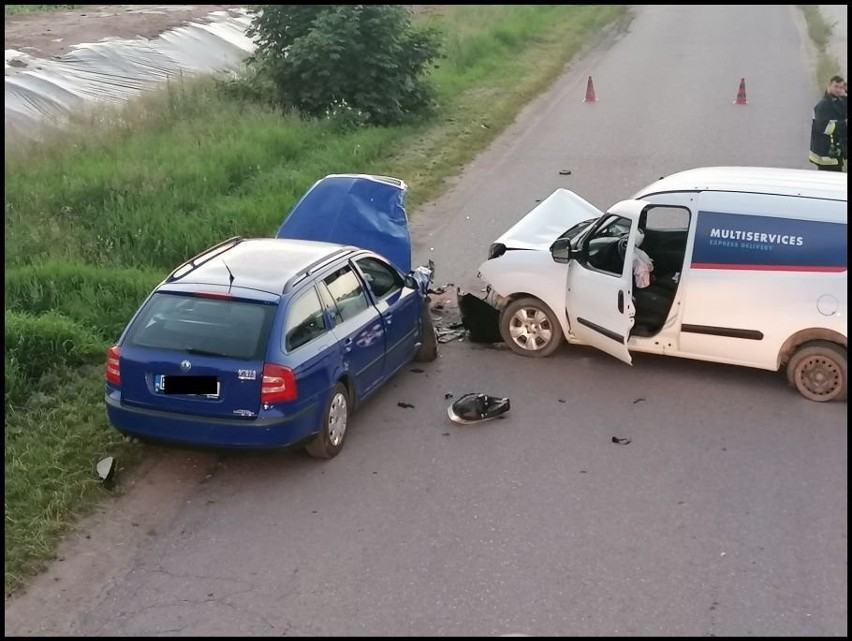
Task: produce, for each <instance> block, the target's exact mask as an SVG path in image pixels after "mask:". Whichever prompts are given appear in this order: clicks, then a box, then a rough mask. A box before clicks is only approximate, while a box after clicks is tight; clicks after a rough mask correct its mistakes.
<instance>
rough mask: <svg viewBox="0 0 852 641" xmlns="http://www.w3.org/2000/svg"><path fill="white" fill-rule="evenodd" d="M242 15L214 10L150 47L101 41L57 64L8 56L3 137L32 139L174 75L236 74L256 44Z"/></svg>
mask: <svg viewBox="0 0 852 641" xmlns="http://www.w3.org/2000/svg"><path fill="white" fill-rule="evenodd" d="M250 24H251V16H250V15H249V14H248V13H247V11H245V10H236V9H234V10H230V11H215V12H212V13H210V14H209V15H208V16H207V19H206V20H205V21H199V22H191V23H189V24H187V25H185V26H182V27H178V28H175V29H172V30H169V31H166V32H165V33H163V34H161V35H159V36H158V37H156V38H153V39H151V40H148V39H146V38H142V37H139V38H136V39H132V40H127V39H115V38H113V39H109V38H108V39H104V40H102V41H101V42H95V43H86V44H80V45H75V46H74V50H73V51H72V52H70V53H68V54H66V55H64V56H61V57H55V58H49V59H45V58H36V57H33V56H30V55H28V54H26V53H23V52H20V51H15V50H14V49H7V50H6V135H7V136H8V135H9V133H10V132H17V133H21V134H24V135H28V136H32V135H35V133H36V132H37V131H38V127H39V125H43V124H45V123H46V122H47V123H51V124H54V125H61V124H62V123H64V122H65V121H66V120H67V118H68V116H69V115H70V114H71V113H75V112H79V111H80V110H82V109H83V108H85V107H86V106H88V105H95V104H109V103H115V104H119V103H122V102H124V101H126V100H127V99H129V98H131V97H133V96H135V95H137V94H139V93H140V92H143V91H146V90H150V89H153V88H156V87H157V86H159V85H161V84H162V83H164V82H165V81H167V80H168V79H170V78H173V77H175V76H181V75H198V74H211V73H218V72H222V71H229V70H234V69H237V68H238V67H240V66H241V65H242V63H243V62H244V61H245V59H246V58H247V57H248V55H249V54H250V53H252V52H253V51H254V47H255V45H254V43H253V42H252V41H251V39H250V38H248V37H247V36H246V35H245V32H246V29H248V27H249V25H250Z"/></svg>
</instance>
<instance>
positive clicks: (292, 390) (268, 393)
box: [260, 363, 299, 403]
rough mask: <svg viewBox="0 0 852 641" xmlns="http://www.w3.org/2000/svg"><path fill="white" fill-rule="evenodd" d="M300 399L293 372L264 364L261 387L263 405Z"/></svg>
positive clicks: (278, 366) (271, 364) (279, 366)
mask: <svg viewBox="0 0 852 641" xmlns="http://www.w3.org/2000/svg"><path fill="white" fill-rule="evenodd" d="M298 397H299V393H298V391H297V390H296V376H295V375H294V374H293V370H291V369H289V368H287V367H282V366H281V365H275V364H273V363H264V364H263V382H262V383H261V385H260V402H261V403H281V402H284V401H295V400H296V399H297V398H298Z"/></svg>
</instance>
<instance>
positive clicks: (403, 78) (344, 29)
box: [247, 5, 441, 125]
mask: <svg viewBox="0 0 852 641" xmlns="http://www.w3.org/2000/svg"><path fill="white" fill-rule="evenodd" d="M251 11H252V13H253V14H254V17H253V19H252V23H251V25H250V27H249V29H248V31H247V35H248V36H249V37H250V38H252V39H253V40H254V41H255V43H256V45H257V49H256V51H255V53H254V54H253V55H252V57H251V59H250V61H249V63H250V64H251V65H254V66H256V71H257V73H258V74H259V75H261V76H263V77H264V78H265V79H266V80H268V81H269V82H271V84H272V85H273V86H274V87H275V100H276V101H277V102H278V103H280V104H281V105H282V106H285V107H296V108H297V109H298V110H299V111H301V112H302V113H304V114H306V115H309V116H316V117H322V116H326V115H330V114H332V113H334V112H336V111H338V112H339V111H340V110H341V109H344V110H351V111H352V112H354V113H357V114H359V115H360V117H361V119H362V121H363V122H365V123H369V124H375V125H392V124H398V123H401V122H404V121H405V120H406V119H407V118H408V117H410V116H412V115H415V114H421V113H424V112H428V111H429V110H430V109H431V108H432V107H433V106H434V89H433V87H432V86H431V85H430V84H429V82H428V79H427V78H426V76H425V74H426V71H427V67H428V66H429V65H430V63H432V62H433V61H434V60H435V59H436V58H438V57H439V56H440V53H441V44H440V40H439V35H438V32H437V31H435V30H434V29H432V28H428V27H415V26H413V25H412V24H411V15H410V9H409V8H408V7H406V6H404V5H258V6H256V7H254V8H252V9H251Z"/></svg>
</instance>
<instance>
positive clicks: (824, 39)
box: [798, 4, 841, 91]
mask: <svg viewBox="0 0 852 641" xmlns="http://www.w3.org/2000/svg"><path fill="white" fill-rule="evenodd" d="M798 6H799V8H800V9H801V10H802V14H803V15H804V17H805V24H806V25H807V28H808V36H810V39H811V41H812V42H813V43H814V46H815V47H816V52H817V53H816V55H817V59H816V78H815V80H816V83H817V85H818V87H819V89H820V91H824V90H825V87H826V86H827V85H828V79H829V78H831V77H832V76H833V75H835V74H839V73H840V71H841V69H840V61H839V60H837V58H835V57H834V54H832V53H831V49H830V44H831V36H832V33H833V29H834V25H833V24H830V23H829V22H828V21H827V20H826V19H825V16H823V14H822V12H820V10H819V6H818V5H804V4H803V5H798Z"/></svg>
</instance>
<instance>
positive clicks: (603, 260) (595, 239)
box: [583, 215, 632, 277]
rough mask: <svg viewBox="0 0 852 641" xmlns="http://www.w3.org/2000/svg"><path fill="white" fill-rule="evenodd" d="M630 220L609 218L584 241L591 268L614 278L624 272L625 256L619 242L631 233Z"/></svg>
mask: <svg viewBox="0 0 852 641" xmlns="http://www.w3.org/2000/svg"><path fill="white" fill-rule="evenodd" d="M631 224H632V223H631V222H630V219H629V218H623V217H621V216H613V215H609V216H607V217H606V218H605V219H604V220H603V221H602V222H601V224H600V225H598V227H597V228H596V229H594V230H593V231H592V232H591V234H590V235H589V237H588V238H586V239H585V240H584V241H583V245H584V247H585V248H586V251H587V253H586V261H587V263H586V264H587V265H588V266H589V267H592V268H594V269H597V270H598V271H602V272H606V273H608V274H612V275H614V276H619V277H620V276H621V274H622V272H623V271H624V254H622V253H621V252H620V251H619V247H618V241H619V239H620V238H621V237H622V236H623V235H625V234H628V233H630V227H631Z"/></svg>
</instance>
